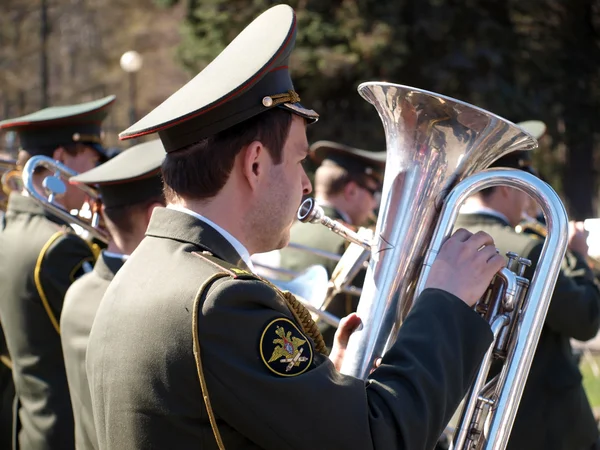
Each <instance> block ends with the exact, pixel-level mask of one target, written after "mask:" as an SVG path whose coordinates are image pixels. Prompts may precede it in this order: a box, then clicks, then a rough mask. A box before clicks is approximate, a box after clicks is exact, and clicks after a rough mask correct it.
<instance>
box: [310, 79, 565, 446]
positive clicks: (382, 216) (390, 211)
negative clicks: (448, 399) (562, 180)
mask: <svg viewBox="0 0 600 450" xmlns="http://www.w3.org/2000/svg"><path fill="white" fill-rule="evenodd" d="M358 90H359V93H360V95H361V96H363V97H364V98H365V99H366V100H367V101H369V102H370V103H372V104H373V106H375V108H376V110H377V111H378V113H379V115H380V118H381V120H382V122H383V126H384V130H385V135H386V141H387V163H386V168H385V177H384V183H383V192H382V202H381V209H380V213H379V216H378V220H377V225H376V230H375V236H374V239H373V240H372V242H369V243H361V242H357V241H356V240H354V238H356V236H354V235H353V234H352V232H351V231H349V230H347V229H344V228H343V226H342V225H341V224H339V223H337V222H335V221H331V219H328V218H326V217H323V215H322V211H319V208H318V207H316V206H315V205H314V203H311V202H310V201H307V202H305V203H303V205H302V206H301V207H300V209H299V211H298V218H299V219H300V220H304V221H310V222H315V223H321V224H324V225H326V226H327V227H328V228H330V229H331V230H332V231H334V232H339V234H341V235H346V236H347V237H349V238H350V240H352V241H353V242H356V243H358V244H359V245H361V244H362V245H363V246H366V247H367V248H369V249H370V253H371V255H370V262H369V267H368V269H367V275H366V278H365V283H364V285H363V291H362V295H361V297H360V302H359V305H358V310H357V313H358V315H359V316H360V317H361V319H362V321H363V324H364V326H363V327H362V329H360V330H358V331H357V332H355V333H354V334H353V335H352V337H351V338H350V341H349V345H348V348H347V350H346V356H345V358H344V363H343V365H342V370H341V371H342V372H343V373H345V374H348V375H353V376H355V377H359V378H366V376H367V375H368V373H369V371H370V369H371V368H372V366H373V362H374V361H375V359H376V358H378V357H380V356H382V355H383V354H384V353H385V350H386V348H388V347H389V345H391V344H392V343H393V342H394V341H395V336H396V335H397V332H398V329H399V327H400V326H401V325H402V322H403V321H404V319H405V318H406V316H407V314H408V313H409V311H410V309H411V307H412V305H413V302H414V300H415V299H416V298H417V297H418V294H419V293H420V292H421V291H422V289H423V286H424V285H425V282H426V280H427V276H428V273H429V268H430V267H431V264H432V263H433V261H434V259H435V257H436V255H437V252H438V251H439V249H440V247H441V245H442V243H443V242H444V241H445V240H446V239H447V238H448V237H449V236H450V234H451V232H452V230H453V226H454V222H455V220H456V217H457V215H458V210H459V207H460V205H461V204H462V203H463V202H464V200H465V199H466V198H467V197H468V196H470V195H472V194H475V193H477V192H478V191H480V190H482V189H485V188H488V187H492V186H498V185H509V186H512V187H515V188H518V189H521V190H523V191H525V192H526V193H527V194H529V195H530V196H531V197H533V198H534V199H535V200H536V201H537V202H538V203H539V204H540V206H541V207H542V210H543V212H544V214H545V216H546V220H547V223H548V228H549V236H548V238H547V239H546V241H545V244H544V248H543V250H542V254H541V257H540V261H539V263H538V265H537V268H536V271H535V274H534V276H533V280H532V281H531V283H529V281H528V280H525V279H524V278H523V277H522V275H523V272H524V267H525V266H526V264H527V263H528V261H526V260H524V259H523V258H519V257H518V255H512V254H511V255H509V264H508V267H506V268H505V269H503V270H502V271H501V272H500V273H499V274H498V275H497V276H496V278H495V280H494V282H493V284H492V286H491V287H490V290H489V291H488V293H487V294H486V295H485V296H484V297H483V298H482V300H481V301H480V302H479V303H478V305H477V311H479V312H480V313H481V314H482V316H483V317H484V318H485V319H486V320H488V321H489V323H490V326H491V327H492V331H493V332H494V343H493V344H492V345H491V346H490V348H489V350H488V352H487V353H486V355H485V357H484V359H483V362H482V364H481V368H480V371H479V373H478V375H477V378H476V381H475V383H474V385H473V386H472V388H471V391H470V393H469V395H468V397H467V399H466V401H465V409H464V411H463V415H462V419H461V422H460V423H459V425H458V427H457V433H456V434H455V436H454V448H455V449H467V448H469V449H471V448H485V449H487V450H490V449H494V450H502V449H504V448H505V447H506V444H507V442H508V438H509V436H510V430H511V428H512V424H513V422H514V418H515V415H516V412H517V408H518V405H519V402H520V399H521V395H522V393H523V388H524V386H525V381H526V378H527V375H528V373H529V369H530V366H531V362H532V360H533V356H534V353H535V348H536V346H537V342H538V340H539V336H540V333H541V330H542V326H543V323H544V319H545V316H546V312H547V309H548V306H549V304H550V298H551V295H552V292H553V289H554V285H555V283H556V279H557V277H558V273H559V270H560V264H561V261H562V258H563V256H564V253H565V250H566V245H567V238H566V236H567V216H566V212H565V210H564V207H563V205H562V203H561V201H560V199H559V197H558V196H557V195H556V193H555V192H554V191H553V190H552V188H550V186H548V185H547V184H546V183H543V182H541V180H539V179H538V178H536V177H534V176H533V175H531V174H529V173H526V172H523V171H519V170H501V169H498V170H484V169H486V168H487V167H489V165H490V164H491V163H492V162H494V161H495V160H496V159H498V158H500V157H502V156H503V155H505V154H507V153H509V152H513V151H516V150H532V149H534V148H535V147H536V145H537V143H536V141H535V139H534V138H533V137H531V136H530V135H529V134H527V133H526V132H524V131H523V130H522V129H521V128H519V127H518V126H516V125H514V124H512V123H511V122H508V121H507V120H505V119H503V118H501V117H498V116H496V115H494V114H492V113H490V112H488V111H485V110H483V109H480V108H477V107H475V106H473V105H469V104H467V103H464V102H461V101H459V100H455V99H452V98H449V97H445V96H442V95H439V94H435V93H432V92H428V91H424V90H420V89H416V88H412V87H407V86H401V85H396V84H391V83H379V82H370V83H363V84H361V85H360V86H359V88H358ZM492 357H501V358H502V359H503V360H504V362H505V363H504V367H503V369H502V371H501V373H500V375H499V376H498V377H496V378H495V379H494V380H491V381H490V382H489V383H488V381H489V380H488V376H489V368H490V362H491V359H492Z"/></svg>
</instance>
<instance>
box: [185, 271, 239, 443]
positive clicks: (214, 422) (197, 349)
mask: <svg viewBox="0 0 600 450" xmlns="http://www.w3.org/2000/svg"><path fill="white" fill-rule="evenodd" d="M228 276H230V275H229V274H228V273H225V272H220V273H216V274H214V275H213V276H212V277H210V278H209V279H208V280H206V281H205V282H204V283H203V284H202V286H201V287H200V290H199V291H198V294H196V298H195V299H194V311H193V313H192V339H193V345H194V359H195V360H196V370H198V378H200V389H202V397H203V399H204V405H205V406H206V412H207V413H208V420H209V422H210V427H211V428H212V431H213V434H214V435H215V439H216V441H217V446H218V447H219V450H225V444H223V439H222V438H221V433H220V432H219V427H218V426H217V420H216V419H215V413H214V411H213V409H212V406H211V404H210V398H209V396H208V388H207V386H206V379H205V378H204V370H203V368H202V358H201V357H200V339H199V337H198V309H199V307H200V300H201V298H202V295H203V294H204V291H205V290H206V289H207V288H208V286H210V284H211V283H213V282H214V281H216V280H218V279H219V278H224V277H228Z"/></svg>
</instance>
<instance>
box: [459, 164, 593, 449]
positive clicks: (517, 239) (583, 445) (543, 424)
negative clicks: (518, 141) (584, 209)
mask: <svg viewBox="0 0 600 450" xmlns="http://www.w3.org/2000/svg"><path fill="white" fill-rule="evenodd" d="M516 159H518V161H516ZM528 164H529V160H528V159H527V158H526V157H523V156H520V155H514V156H512V157H505V158H502V159H501V160H499V161H498V162H496V163H494V166H497V167H502V166H506V167H516V168H522V169H524V170H528V169H529V168H528ZM456 227H457V228H458V227H462V228H466V229H467V230H469V231H471V232H477V231H479V230H482V231H485V232H486V233H488V234H490V235H491V236H492V237H493V238H494V243H495V245H496V247H497V248H498V249H499V250H500V252H502V253H506V252H508V251H513V252H516V253H517V254H519V255H520V256H522V257H525V258H527V259H530V260H531V261H532V262H533V265H532V267H530V268H529V269H528V270H527V271H526V272H525V276H526V277H527V278H528V279H532V277H533V272H534V270H535V265H536V262H537V261H538V259H539V256H540V253H541V249H542V246H543V240H542V239H540V238H539V237H538V236H535V235H533V234H518V233H517V232H516V231H515V230H514V228H512V227H511V226H510V225H509V224H508V221H507V220H506V219H505V218H503V217H502V216H501V215H499V214H496V213H494V212H487V211H486V212H481V213H472V214H461V215H459V218H458V221H457V223H456ZM599 325H600V292H599V291H598V288H597V286H596V284H595V282H594V275H593V273H592V271H591V270H590V268H589V267H588V266H587V264H586V262H585V259H584V258H583V257H581V256H580V255H576V254H574V253H572V252H567V256H566V257H565V260H564V261H563V265H562V271H561V274H560V276H559V278H558V281H557V283H556V287H555V289H554V294H553V296H552V301H551V303H550V307H549V309H548V314H547V316H546V322H545V324H544V328H543V330H542V334H541V336H540V340H539V343H538V347H537V350H536V354H535V357H534V359H533V363H532V366H531V371H530V373H529V377H528V380H527V384H526V386H525V391H524V392H523V397H522V399H521V403H520V406H519V410H518V412H517V417H516V420H515V424H514V427H513V430H512V434H511V437H510V441H509V445H508V447H507V448H508V449H510V450H521V449H528V450H536V449H540V450H541V449H557V450H590V449H591V448H592V445H593V444H594V443H595V442H596V440H597V439H598V429H597V426H596V424H595V420H594V417H593V414H592V411H591V408H590V405H589V402H588V400H587V397H586V394H585V391H584V389H583V386H582V383H581V374H580V372H579V369H578V367H577V364H576V362H575V358H574V357H573V353H572V349H571V345H570V338H575V339H578V340H582V341H585V340H588V339H591V338H593V337H594V336H595V335H596V333H597V331H598V327H599Z"/></svg>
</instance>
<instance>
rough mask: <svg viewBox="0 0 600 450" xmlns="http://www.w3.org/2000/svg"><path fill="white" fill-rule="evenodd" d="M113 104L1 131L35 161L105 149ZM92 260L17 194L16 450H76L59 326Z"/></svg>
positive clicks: (35, 118) (8, 327) (2, 305)
mask: <svg viewBox="0 0 600 450" xmlns="http://www.w3.org/2000/svg"><path fill="white" fill-rule="evenodd" d="M113 101H114V97H108V98H106V99H103V100H100V101H97V102H91V103H88V104H83V105H74V106H71V107H66V106H65V107H55V108H48V109H46V110H42V111H39V112H38V113H34V114H31V115H29V116H25V117H22V118H18V119H14V120H10V121H5V122H0V129H12V130H16V131H17V132H18V133H19V138H20V143H21V146H22V148H23V149H24V150H26V151H28V152H29V153H30V154H32V155H35V154H45V155H48V156H50V155H52V152H53V151H54V149H55V148H57V147H59V146H60V145H66V144H69V143H73V142H83V143H86V144H88V143H89V144H90V145H91V146H92V147H93V148H95V149H97V150H100V147H99V140H100V123H101V121H102V119H103V118H104V117H105V116H106V109H107V107H108V106H109V105H110V104H111V103H112V102H113ZM94 259H95V257H94V252H93V250H92V248H91V246H90V245H88V243H87V242H85V241H84V240H82V239H81V238H80V237H78V236H77V235H76V234H75V233H74V232H73V230H72V229H71V228H70V226H69V224H68V223H66V222H65V221H64V220H62V219H61V218H58V217H56V216H54V215H53V214H51V213H50V212H49V211H48V210H47V209H45V208H44V207H43V206H42V205H40V204H38V203H37V202H36V201H35V200H34V199H33V197H29V196H25V195H22V194H20V193H16V192H13V193H11V195H10V197H9V201H8V209H7V212H6V218H5V228H4V229H3V230H2V232H0V299H1V301H0V321H1V322H2V327H3V329H4V333H5V336H6V343H7V347H8V350H9V352H10V356H11V359H12V364H13V379H14V383H15V388H16V393H17V400H18V405H17V411H18V415H17V416H16V417H15V421H16V424H15V429H16V432H17V436H15V445H16V447H17V448H20V449H27V450H38V449H43V450H46V449H61V450H62V449H69V448H74V439H73V415H72V411H71V404H70V401H69V392H68V386H67V379H66V375H65V369H64V364H63V355H62V350H61V344H60V326H59V320H60V314H61V310H62V304H63V298H64V294H65V292H66V290H67V288H68V287H69V286H70V285H71V283H73V281H74V280H75V279H77V278H78V277H79V276H81V275H82V274H83V273H84V272H85V271H86V270H91V267H92V264H93V262H94Z"/></svg>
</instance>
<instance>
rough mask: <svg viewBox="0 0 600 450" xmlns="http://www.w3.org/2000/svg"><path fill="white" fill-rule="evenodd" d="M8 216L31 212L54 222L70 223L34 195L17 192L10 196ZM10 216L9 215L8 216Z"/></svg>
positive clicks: (7, 209) (60, 223)
mask: <svg viewBox="0 0 600 450" xmlns="http://www.w3.org/2000/svg"><path fill="white" fill-rule="evenodd" d="M6 213H7V216H9V215H10V214H11V213H14V214H31V215H34V216H45V217H47V218H48V219H49V220H51V221H52V222H55V223H57V224H59V225H68V223H67V222H66V221H64V220H62V219H60V218H59V217H57V216H55V215H54V214H52V213H51V212H50V211H48V210H47V209H46V208H44V207H43V206H42V205H40V204H39V203H38V202H37V201H36V200H35V199H34V198H33V197H29V196H25V195H22V194H19V193H17V192H11V194H10V196H9V197H8V206H7V208H6ZM7 218H8V217H7Z"/></svg>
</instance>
